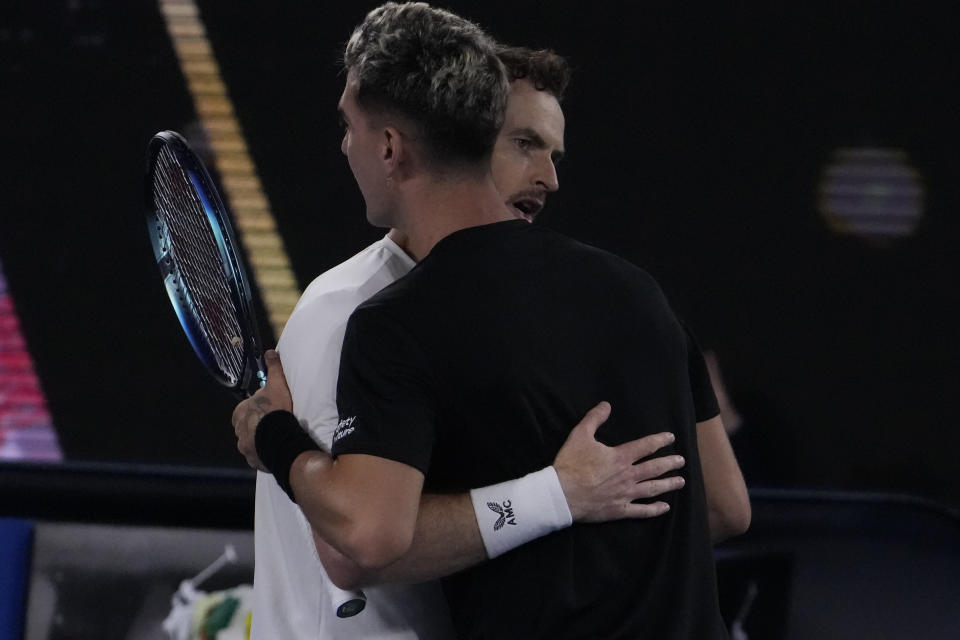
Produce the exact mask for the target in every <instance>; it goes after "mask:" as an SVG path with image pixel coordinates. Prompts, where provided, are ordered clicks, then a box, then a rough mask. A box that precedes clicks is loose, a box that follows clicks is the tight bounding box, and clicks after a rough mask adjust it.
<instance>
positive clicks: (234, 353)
mask: <svg viewBox="0 0 960 640" xmlns="http://www.w3.org/2000/svg"><path fill="white" fill-rule="evenodd" d="M145 186H146V202H147V212H146V213H147V224H148V228H149V232H150V239H151V242H152V244H153V252H154V254H155V255H156V258H157V264H158V265H159V266H160V274H161V276H162V277H163V282H164V285H165V286H166V289H167V295H168V296H169V297H170V302H171V303H172V304H173V308H174V311H176V314H177V318H178V319H179V320H180V325H181V326H182V327H183V331H184V333H186V335H187V339H188V340H189V341H190V345H191V346H192V347H193V350H194V352H195V353H196V354H197V358H198V359H199V360H200V362H202V363H203V366H204V367H206V369H207V371H208V372H209V373H210V375H212V376H213V378H214V379H215V380H217V381H218V382H219V383H220V384H222V385H223V386H225V387H227V388H228V389H230V390H231V391H233V392H234V393H235V394H237V395H238V396H240V397H246V396H249V395H251V394H253V393H254V392H255V391H256V390H257V389H258V388H259V387H261V386H263V384H265V383H266V380H267V377H266V373H265V372H266V368H265V367H264V364H263V349H262V347H261V341H260V333H259V331H258V329H257V323H256V318H255V316H254V314H253V303H252V298H251V295H250V284H249V278H248V277H247V274H246V271H245V269H244V266H243V263H242V262H241V261H240V259H239V249H240V247H239V245H238V244H237V242H236V239H235V234H234V232H233V227H232V225H231V223H230V218H229V216H228V214H227V209H226V207H224V205H223V200H221V199H220V194H219V193H217V190H216V188H215V187H214V183H213V180H212V179H211V178H210V174H209V173H207V170H206V168H205V167H204V166H203V163H202V162H201V161H200V159H199V158H198V157H197V155H196V154H195V153H194V152H193V150H191V149H190V147H189V145H187V142H186V140H184V139H183V137H182V136H181V135H180V134H178V133H176V132H174V131H161V132H160V133H158V134H156V135H155V136H153V139H152V140H151V141H150V144H149V146H148V147H147V175H146V185H145ZM327 585H328V587H329V589H330V595H331V597H332V598H333V602H334V606H335V607H336V613H337V615H338V616H339V617H341V618H347V617H350V616H354V615H356V614H358V613H360V612H361V611H362V610H363V608H364V606H366V598H365V597H364V595H363V593H361V592H349V591H343V590H342V589H338V588H337V587H335V586H334V585H333V584H332V583H330V582H329V581H328V582H327Z"/></svg>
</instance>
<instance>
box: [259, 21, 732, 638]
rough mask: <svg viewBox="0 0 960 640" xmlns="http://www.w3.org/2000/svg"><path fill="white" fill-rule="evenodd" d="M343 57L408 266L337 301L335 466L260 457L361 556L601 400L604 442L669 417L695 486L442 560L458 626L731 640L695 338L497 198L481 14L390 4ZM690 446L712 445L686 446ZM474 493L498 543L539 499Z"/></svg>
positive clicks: (278, 447) (351, 140) (393, 542)
mask: <svg viewBox="0 0 960 640" xmlns="http://www.w3.org/2000/svg"><path fill="white" fill-rule="evenodd" d="M345 63H346V68H347V71H348V73H347V81H346V87H345V90H344V93H343V96H342V98H341V102H340V109H341V112H342V114H343V117H344V119H345V121H346V124H347V132H346V135H345V137H344V141H343V151H344V153H345V154H346V156H347V159H348V162H349V164H350V167H351V169H352V171H353V174H354V176H355V178H356V180H357V183H358V185H359V187H360V190H361V192H362V194H363V196H364V200H365V202H366V205H367V217H368V219H369V220H370V221H371V222H372V223H374V224H376V225H379V226H389V227H393V228H396V229H399V230H400V231H402V232H403V233H404V234H406V236H407V238H408V240H409V243H408V247H407V248H408V250H409V251H410V253H412V254H413V256H414V257H415V258H416V259H417V260H418V261H419V264H418V265H417V267H415V268H414V270H413V271H412V272H411V273H410V274H409V275H408V276H407V277H405V278H404V279H402V280H400V281H398V282H397V283H395V284H394V285H391V286H389V287H388V288H387V289H385V290H383V291H382V292H381V293H380V294H378V295H376V296H375V297H374V298H373V299H371V300H370V301H369V302H367V303H365V304H364V305H362V306H361V307H360V308H359V309H358V310H357V311H356V312H355V313H354V315H353V316H352V317H351V320H350V323H349V325H348V328H347V335H346V339H345V341H344V349H343V357H342V360H341V371H340V378H339V392H338V404H339V406H340V414H341V429H340V431H339V432H338V433H337V434H336V435H335V443H334V451H333V453H334V456H335V457H336V460H335V461H333V462H331V461H330V459H329V458H326V457H325V456H322V455H310V454H309V452H307V453H304V451H307V449H309V447H307V448H305V449H298V447H299V446H300V445H299V444H298V442H297V438H296V437H295V436H294V435H293V433H292V432H284V428H283V427H276V426H272V427H271V428H270V429H265V428H264V426H265V423H266V422H268V421H267V420H265V421H264V423H263V424H261V428H260V430H259V431H258V434H257V440H258V442H257V452H258V453H259V454H260V457H261V459H263V460H264V462H265V463H266V462H267V459H268V458H269V459H270V461H271V462H270V463H268V464H267V466H268V468H270V466H271V464H272V465H274V466H275V467H277V468H278V469H280V470H281V471H282V475H283V477H284V478H287V479H288V481H289V485H290V489H291V491H292V494H293V495H295V496H296V498H297V502H298V504H300V506H301V508H302V509H303V511H304V513H305V514H306V515H307V517H308V519H309V521H310V523H311V525H312V526H313V527H314V529H315V530H316V531H317V532H318V534H319V535H320V536H321V537H323V538H324V539H326V540H327V541H328V542H330V543H331V544H332V545H333V546H334V547H336V548H337V549H338V550H340V551H341V552H342V553H343V554H344V555H345V556H347V557H349V558H350V559H352V560H353V561H355V562H356V563H357V564H358V566H360V567H367V568H369V567H374V568H375V567H380V566H385V565H389V564H390V563H392V562H393V561H395V560H396V559H397V558H398V557H400V556H401V555H403V554H404V552H405V551H406V550H407V548H409V546H410V544H411V540H412V536H413V531H414V523H415V521H416V515H417V505H418V503H419V498H420V494H421V492H422V491H423V489H424V487H425V486H426V487H427V488H429V489H431V490H434V491H462V490H465V489H467V488H469V487H475V486H482V485H486V484H490V483H494V482H498V481H501V480H508V479H509V478H515V477H517V476H518V475H522V474H523V473H526V472H528V471H533V470H536V469H539V468H541V467H543V465H544V464H549V463H550V461H551V460H552V459H553V457H554V456H555V455H556V453H557V451H558V449H559V448H560V446H561V445H562V444H563V442H564V439H565V438H566V436H567V434H568V428H569V425H570V424H573V423H575V422H576V420H577V418H578V417H579V416H581V415H583V413H584V412H586V411H587V410H588V409H589V408H590V407H592V406H593V405H595V404H596V403H597V401H599V400H609V401H610V402H611V404H612V405H613V413H612V415H611V417H610V419H609V420H607V422H606V423H605V424H604V425H603V426H602V427H601V428H600V430H599V431H598V432H597V438H598V439H599V440H601V441H603V442H605V443H607V444H610V445H613V444H618V443H622V442H626V441H628V440H633V439H635V438H637V437H640V436H642V435H645V434H647V433H654V432H660V431H669V432H672V433H674V434H676V442H675V443H674V445H673V446H674V448H675V450H676V451H677V452H679V453H681V454H683V455H684V456H685V457H686V459H687V461H688V464H687V468H686V474H685V475H686V476H687V487H686V488H685V489H684V490H683V491H681V492H678V493H674V494H671V495H670V496H668V497H666V498H665V499H666V500H667V502H669V504H670V507H671V508H670V511H669V513H667V514H666V515H664V516H661V517H659V518H655V519H649V520H622V521H617V522H610V523H604V524H595V525H591V524H587V525H576V524H575V525H574V526H572V527H569V528H566V529H563V530H561V531H558V532H555V533H553V534H551V535H548V536H546V537H543V538H540V539H539V540H536V541H533V542H530V543H528V544H526V545H524V546H522V547H519V548H516V549H514V550H512V551H508V552H506V553H504V554H503V555H500V556H498V557H496V558H495V559H493V560H491V561H490V562H488V563H486V564H483V565H480V566H478V567H475V568H473V569H469V570H467V571H464V572H462V573H460V574H457V575H455V576H453V577H451V578H449V579H448V580H447V582H446V583H445V590H446V593H447V596H448V599H449V601H450V604H451V612H452V614H453V616H454V621H455V623H456V625H457V629H458V634H459V635H460V636H461V637H464V638H499V637H511V638H640V637H651V638H724V637H726V632H725V631H724V629H723V624H722V621H721V619H720V614H719V609H718V606H717V595H716V584H715V578H714V571H713V558H712V553H711V546H710V542H711V525H715V529H716V528H717V527H724V528H727V529H730V530H739V529H742V528H745V526H746V523H747V522H748V521H749V503H748V502H747V500H746V492H745V490H744V489H743V487H742V478H740V477H739V472H738V471H736V473H733V472H732V471H731V465H732V468H733V469H734V470H735V469H736V463H735V461H734V460H733V456H732V453H731V452H730V451H729V443H728V442H726V437H725V435H724V434H723V429H722V425H720V423H719V419H718V417H717V413H718V411H717V405H716V400H715V398H714V397H713V394H712V391H711V390H710V385H709V379H708V377H707V374H706V369H705V366H704V364H703V359H702V356H701V355H700V352H699V350H698V349H697V347H696V345H695V344H694V342H693V340H692V338H691V337H690V336H689V334H688V332H687V331H686V330H685V329H684V327H683V326H682V325H681V324H680V323H679V322H678V321H677V319H676V317H675V316H674V314H673V312H672V311H671V310H670V307H669V305H668V304H667V302H666V300H665V298H664V296H663V294H662V292H661V291H660V289H659V288H658V286H657V285H656V283H655V282H654V281H653V280H652V279H651V278H650V277H649V276H648V275H647V274H646V273H644V272H643V271H641V270H639V269H637V268H636V267H633V266H632V265H630V264H628V263H626V262H624V261H622V260H620V259H618V258H615V257H614V256H612V255H610V254H607V253H604V252H602V251H599V250H597V249H594V248H591V247H587V246H585V245H582V244H579V243H576V242H574V241H572V240H569V239H567V238H564V237H562V236H560V235H558V234H555V233H553V232H551V231H549V230H547V229H544V228H540V227H534V226H531V225H529V224H527V223H526V222H524V221H519V220H516V218H515V215H514V213H513V212H511V211H510V210H509V209H508V208H507V207H506V206H505V205H504V203H503V202H502V199H501V198H500V196H499V194H498V193H497V191H496V189H495V187H494V185H493V183H492V180H491V178H490V170H489V161H490V152H491V149H492V146H493V141H494V139H495V137H496V134H497V130H498V128H499V126H500V123H501V121H502V117H503V107H504V103H505V100H506V92H507V85H506V82H507V81H506V78H505V77H504V74H503V70H502V67H501V65H500V64H499V62H498V61H497V60H496V56H495V53H494V51H493V46H492V43H490V42H489V40H488V39H487V38H486V36H484V35H483V34H482V33H481V32H480V31H479V30H478V29H477V28H476V27H475V26H474V25H472V24H470V23H468V22H465V21H463V20H461V19H459V18H456V17H455V16H452V15H451V14H448V13H446V12H441V11H436V10H432V9H429V8H427V7H425V6H423V5H399V6H398V5H392V4H388V5H384V6H383V7H381V8H379V9H377V10H374V11H373V12H371V14H370V15H368V17H367V19H366V20H365V21H364V23H363V24H362V25H361V26H360V27H358V29H357V30H356V31H355V32H354V34H353V36H352V38H351V40H350V42H349V43H348V46H347V51H346V55H345ZM268 418H269V416H268ZM505 418H507V419H505ZM272 423H277V421H276V420H273V421H272ZM503 425H511V427H510V428H509V429H504V428H501V427H502V426H503ZM292 428H294V429H295V428H296V424H295V422H294V424H293V427H292ZM260 432H264V433H272V434H274V435H271V436H269V437H267V436H264V437H263V438H261V433H260ZM278 433H280V434H286V435H281V436H277V435H276V434H278ZM717 438H722V440H717ZM261 440H263V441H264V442H263V443H261ZM261 444H262V446H261ZM304 446H306V445H304ZM699 447H703V448H705V449H706V448H710V450H711V451H713V452H714V453H716V452H719V454H718V455H713V454H712V455H710V456H709V457H707V458H704V460H703V461H702V462H703V464H701V459H700V456H699V454H698V448H699ZM271 470H274V469H271ZM275 473H276V471H275ZM704 476H707V477H708V478H712V477H721V478H726V480H724V481H723V482H720V483H705V482H704ZM481 499H486V504H487V506H488V507H489V510H490V520H489V522H486V523H485V522H479V524H480V527H481V531H485V534H484V535H485V538H484V541H485V542H487V539H488V537H489V539H490V546H492V547H494V548H495V547H496V545H497V542H496V540H497V538H498V536H502V535H509V532H510V531H511V528H512V527H515V526H517V525H516V524H515V523H516V522H517V521H521V520H523V519H524V518H527V517H530V516H531V512H532V509H528V508H527V505H518V504H516V503H514V502H513V500H512V499H511V496H510V495H504V496H502V497H497V496H493V497H490V496H486V497H485V498H481ZM708 505H710V507H711V508H710V509H708ZM625 508H628V506H627V505H625ZM488 548H489V547H488ZM491 555H493V554H491Z"/></svg>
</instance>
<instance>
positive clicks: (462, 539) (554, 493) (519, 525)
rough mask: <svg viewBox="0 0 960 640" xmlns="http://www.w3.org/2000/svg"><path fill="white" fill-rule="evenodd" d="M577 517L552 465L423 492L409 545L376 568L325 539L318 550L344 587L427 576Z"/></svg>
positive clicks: (448, 571)
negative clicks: (459, 488)
mask: <svg viewBox="0 0 960 640" xmlns="http://www.w3.org/2000/svg"><path fill="white" fill-rule="evenodd" d="M571 522H572V518H571V514H570V510H569V508H568V506H567V500H566V497H565V496H564V492H563V488H562V486H561V483H560V480H559V478H558V476H557V472H556V471H555V469H554V468H553V467H546V468H544V469H541V470H539V471H535V472H533V473H529V474H527V475H525V476H523V477H521V478H517V479H515V480H508V481H506V482H501V483H497V484H494V485H489V486H486V487H481V488H478V489H473V490H472V491H470V492H469V493H462V494H434V495H426V496H422V497H421V500H420V511H419V514H418V517H417V522H416V528H415V530H414V533H413V541H412V544H411V546H410V549H409V551H408V552H407V553H406V554H404V555H403V556H402V557H401V558H399V559H398V560H397V561H396V562H394V563H391V564H389V565H384V566H382V567H379V568H377V569H376V570H374V571H371V570H369V569H367V570H364V569H363V568H361V567H357V566H355V565H356V563H351V562H349V559H348V558H344V557H343V554H335V553H328V551H329V550H327V549H324V548H323V545H320V546H318V548H317V550H318V551H319V552H320V556H321V559H322V560H323V561H324V565H325V566H326V568H327V572H328V573H329V574H330V576H331V578H332V579H333V580H334V583H335V584H337V585H338V586H340V587H342V588H355V587H357V586H363V585H368V584H374V583H382V582H422V581H424V580H428V579H433V578H438V577H442V576H446V575H449V574H451V573H455V572H457V571H460V570H462V569H465V568H467V567H470V566H473V565H475V564H477V563H480V562H483V561H484V560H486V559H487V558H495V557H497V556H498V555H501V554H504V553H507V552H509V551H511V550H512V549H515V548H517V547H518V546H521V545H523V544H525V543H527V542H529V541H530V540H534V539H536V538H539V537H541V536H545V535H547V534H548V533H550V532H552V531H556V530H558V529H562V528H564V527H567V526H569V525H570V524H571ZM480 526H483V527H484V529H483V530H481V529H480Z"/></svg>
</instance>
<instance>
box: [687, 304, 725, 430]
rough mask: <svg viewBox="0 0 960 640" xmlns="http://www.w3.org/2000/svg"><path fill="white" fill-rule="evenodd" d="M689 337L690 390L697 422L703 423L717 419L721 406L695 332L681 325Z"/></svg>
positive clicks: (688, 368)
mask: <svg viewBox="0 0 960 640" xmlns="http://www.w3.org/2000/svg"><path fill="white" fill-rule="evenodd" d="M681 325H682V326H683V330H684V332H685V333H686V335H687V370H688V371H689V373H690V390H691V391H692V392H693V405H694V408H695V410H696V414H697V422H703V421H704V420H709V419H711V418H715V417H717V415H718V414H719V413H720V405H719V404H718V403H717V396H716V394H715V393H714V392H713V385H712V384H711V383H710V372H709V371H708V370H707V362H706V360H704V358H703V352H702V351H701V350H700V345H698V344H697V339H696V338H695V337H694V336H693V332H692V331H690V328H689V327H687V325H685V324H683V323H681Z"/></svg>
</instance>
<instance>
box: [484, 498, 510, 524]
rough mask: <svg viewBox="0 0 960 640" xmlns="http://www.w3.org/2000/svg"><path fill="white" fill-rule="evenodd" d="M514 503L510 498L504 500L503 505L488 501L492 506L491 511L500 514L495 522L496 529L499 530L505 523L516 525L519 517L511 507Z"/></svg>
mask: <svg viewBox="0 0 960 640" xmlns="http://www.w3.org/2000/svg"><path fill="white" fill-rule="evenodd" d="M512 504H513V503H511V502H510V501H509V500H504V501H503V505H502V506H501V505H500V503H498V502H488V503H487V507H489V508H490V511H493V512H494V513H496V514H497V515H498V516H500V517H499V518H497V521H496V522H494V523H493V530H494V531H499V530H500V529H501V528H502V527H503V525H505V524H512V525H514V526H516V524H517V519H516V516H515V515H514V513H513V509H512V508H511V506H512Z"/></svg>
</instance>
